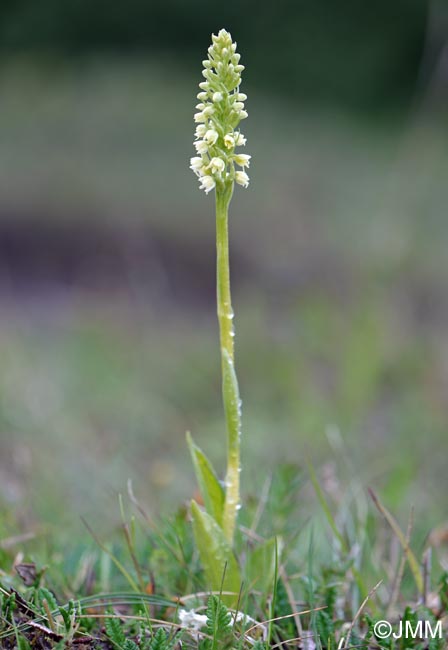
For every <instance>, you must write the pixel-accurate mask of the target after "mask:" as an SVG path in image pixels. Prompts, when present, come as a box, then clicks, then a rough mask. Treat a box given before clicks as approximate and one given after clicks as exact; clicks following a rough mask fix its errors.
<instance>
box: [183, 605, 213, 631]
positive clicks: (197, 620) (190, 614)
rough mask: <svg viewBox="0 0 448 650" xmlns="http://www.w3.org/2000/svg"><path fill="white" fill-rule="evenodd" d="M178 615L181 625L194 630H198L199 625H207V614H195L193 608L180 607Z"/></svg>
mask: <svg viewBox="0 0 448 650" xmlns="http://www.w3.org/2000/svg"><path fill="white" fill-rule="evenodd" d="M178 616H179V621H180V624H181V625H183V626H184V627H189V628H190V629H192V630H195V631H196V632H199V630H200V629H201V627H204V626H205V625H207V616H206V615H205V614H196V612H195V611H194V609H190V611H187V610H186V609H181V610H180V611H179V614H178Z"/></svg>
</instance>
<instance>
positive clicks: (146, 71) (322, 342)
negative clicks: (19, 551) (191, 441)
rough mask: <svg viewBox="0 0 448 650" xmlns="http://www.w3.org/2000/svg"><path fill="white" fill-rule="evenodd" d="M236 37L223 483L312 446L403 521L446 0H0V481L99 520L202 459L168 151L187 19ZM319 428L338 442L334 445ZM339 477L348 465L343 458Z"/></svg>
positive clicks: (206, 225)
mask: <svg viewBox="0 0 448 650" xmlns="http://www.w3.org/2000/svg"><path fill="white" fill-rule="evenodd" d="M221 27H226V28H227V29H228V30H229V31H231V33H232V35H233V37H234V39H235V40H236V41H237V42H238V48H239V51H240V52H241V54H242V62H243V63H244V64H245V65H246V71H245V73H244V78H243V81H244V88H243V90H244V92H246V93H247V94H248V97H249V99H248V102H247V108H248V111H249V119H248V120H247V122H245V123H244V125H243V126H244V132H245V134H246V136H247V138H248V144H247V147H246V149H247V153H250V154H252V156H253V164H252V166H251V170H250V171H251V185H250V188H249V189H248V190H247V191H243V190H242V189H239V190H238V191H236V192H235V196H234V199H233V203H232V210H231V223H230V228H231V265H232V282H233V293H234V308H235V311H236V328H237V339H236V344H237V366H238V374H239V380H240V387H241V393H242V397H243V402H244V436H243V446H244V452H243V454H244V455H243V458H244V474H243V477H244V482H245V485H244V488H245V491H246V494H247V493H248V492H249V491H250V490H252V489H259V487H260V485H261V484H262V483H263V481H264V479H265V477H266V475H267V474H268V473H269V472H270V471H271V470H272V469H273V468H274V467H275V465H276V463H277V462H282V461H286V460H287V461H288V462H290V463H297V465H298V466H299V467H300V466H301V465H302V464H303V462H304V458H305V455H309V456H310V457H311V458H312V459H313V460H314V462H315V463H316V464H317V466H318V467H323V468H324V470H325V472H326V473H327V475H328V474H330V475H331V474H332V472H336V471H337V468H335V463H336V460H335V457H336V454H335V444H336V443H335V440H338V439H339V436H342V439H343V440H344V444H345V450H344V452H343V453H344V454H345V455H346V456H347V457H350V458H351V461H352V463H353V468H354V470H353V471H354V472H356V473H357V474H358V475H359V476H360V477H361V480H362V483H363V485H365V486H367V485H371V486H373V487H375V488H376V489H377V490H379V491H380V493H381V494H382V496H383V498H384V499H385V501H386V502H387V504H388V506H389V507H390V508H392V509H395V512H397V513H398V515H399V517H401V518H403V517H406V515H407V513H408V511H409V508H410V506H411V504H414V505H415V508H416V518H418V521H419V522H420V523H421V524H422V526H423V527H425V526H426V527H427V528H429V527H431V526H433V525H434V524H435V523H440V522H442V521H443V518H444V517H446V496H445V495H446V492H447V489H448V478H447V473H446V458H447V451H448V442H447V441H448V437H447V436H448V399H447V390H448V292H447V271H448V261H447V250H446V247H447V243H448V221H447V204H448V182H447V178H448V147H447V136H448V133H447V131H448V129H447V117H448V8H447V5H446V3H445V2H443V1H442V0H440V1H439V2H438V1H437V0H433V1H431V2H430V1H424V0H395V2H393V3H391V2H390V1H389V0H377V2H375V3H368V2H360V1H359V0H343V1H342V2H338V3H334V2H331V1H329V0H328V1H324V0H315V1H314V2H305V1H302V0H294V1H292V0H279V1H278V2H275V3H274V2H267V1H261V0H258V1H257V2H255V1H254V0H247V1H246V2H241V1H237V0H228V1H227V2H225V3H218V4H217V3H214V4H211V3H209V2H205V0H195V1H191V2H188V3H187V2H185V1H184V0H163V1H162V0H147V1H145V2H144V1H143V0H127V1H126V2H124V0H115V2H113V3H110V2H107V3H106V2H104V1H103V0H97V1H96V2H87V1H86V0H66V1H65V2H63V3H61V2H60V0H40V1H39V2H36V1H35V0H34V1H33V0H3V2H2V3H1V5H0V57H1V60H0V315H1V328H0V359H1V363H0V503H1V507H2V508H3V510H4V512H9V513H11V512H12V513H14V517H15V519H16V520H18V521H19V522H25V523H26V524H27V525H28V524H29V522H38V523H45V524H50V525H51V524H52V523H56V522H58V523H61V522H62V523H63V524H64V526H65V527H66V530H68V531H71V530H73V531H78V530H79V528H80V527H81V524H80V523H79V519H78V515H84V516H87V517H88V518H90V520H91V521H92V520H94V521H95V526H97V527H100V528H101V526H102V525H103V524H104V525H106V526H107V525H108V522H109V521H110V520H111V519H116V517H117V515H118V504H117V493H118V492H124V491H125V490H126V481H127V479H129V478H130V479H132V481H133V484H134V490H135V491H136V492H137V493H138V494H139V495H140V497H141V498H142V499H143V500H144V501H145V502H146V503H149V505H150V508H152V509H153V511H154V512H157V511H159V510H160V509H161V508H162V509H163V508H166V507H168V506H169V505H171V504H174V503H178V502H179V501H180V500H182V499H185V498H186V497H187V496H188V495H190V494H192V492H193V490H194V478H193V471H192V468H191V466H190V461H189V458H188V454H187V449H186V444H185V431H186V430H187V429H188V430H190V431H191V432H192V434H193V435H194V436H195V438H196V439H197V440H198V442H199V444H200V445H201V446H202V447H203V448H204V449H205V450H206V452H207V453H208V454H209V455H210V456H211V457H212V458H213V460H214V461H215V462H216V463H217V464H218V466H220V467H221V468H222V467H223V466H224V453H223V452H224V443H223V435H224V430H223V416H222V408H221V396H220V370H219V357H218V346H217V341H218V330H217V322H216V316H215V297H214V281H215V277H214V221H213V199H212V198H211V197H210V196H208V197H206V196H205V195H204V194H203V193H201V192H200V191H199V190H198V187H197V182H196V179H195V178H194V176H193V174H192V173H191V171H190V170H189V169H188V165H189V157H190V156H191V155H193V154H194V150H193V146H192V142H193V132H194V124H193V113H194V106H195V104H196V92H197V84H198V83H199V81H200V80H201V60H202V59H203V58H204V56H205V53H206V50H207V47H208V45H209V41H210V34H211V32H217V31H218V30H219V29H220V28H221ZM338 444H339V443H338ZM341 478H342V479H347V478H349V479H350V478H351V477H350V476H349V477H347V476H346V475H345V476H344V475H343V476H342V477H341Z"/></svg>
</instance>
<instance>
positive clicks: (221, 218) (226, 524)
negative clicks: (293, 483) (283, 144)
mask: <svg viewBox="0 0 448 650" xmlns="http://www.w3.org/2000/svg"><path fill="white" fill-rule="evenodd" d="M232 192H233V182H232V183H226V184H222V185H220V186H217V187H216V293H217V307H218V321H219V334H220V346H221V368H222V394H223V402H224V411H225V416H226V424H227V473H226V478H225V485H226V495H225V502H224V514H223V530H224V534H225V536H226V538H227V540H228V542H229V543H230V544H232V543H233V537H234V532H235V525H236V518H237V513H238V510H239V507H240V433H241V410H240V398H239V391H238V382H237V379H236V374H235V368H234V345H233V338H234V329H233V310H232V300H231V294H230V271H229V231H228V208H229V203H230V200H231V198H232Z"/></svg>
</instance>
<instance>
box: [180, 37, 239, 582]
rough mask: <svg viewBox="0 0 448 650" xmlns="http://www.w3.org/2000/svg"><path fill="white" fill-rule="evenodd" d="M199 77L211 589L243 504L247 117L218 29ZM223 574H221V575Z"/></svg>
mask: <svg viewBox="0 0 448 650" xmlns="http://www.w3.org/2000/svg"><path fill="white" fill-rule="evenodd" d="M203 66H204V70H203V72H202V75H203V77H204V80H203V81H202V82H201V83H200V84H199V88H200V92H199V94H198V96H197V97H198V99H199V102H200V103H199V104H197V106H196V108H197V111H198V112H197V113H196V114H195V116H194V120H195V122H196V124H197V127H196V132H195V135H196V140H195V142H194V146H195V149H196V152H197V154H198V155H197V156H195V157H193V158H191V160H190V168H191V169H192V170H193V172H194V173H195V174H196V176H197V177H198V179H199V184H200V188H201V189H203V190H204V191H205V193H206V194H209V193H210V192H212V191H214V192H215V202H216V253H217V260H216V288H217V311H218V321H219V332H220V349H221V371H222V394H223V402H224V412H225V418H226V425H227V471H226V476H225V480H224V484H222V483H221V482H220V481H219V480H218V477H217V474H216V472H215V471H214V469H213V466H212V464H211V463H210V461H209V460H208V459H207V457H206V456H205V454H204V453H203V452H202V451H201V450H200V449H199V447H197V446H196V445H195V444H194V442H193V441H192V439H191V436H190V435H189V434H187V440H188V445H189V448H190V452H191V456H192V459H193V464H194V468H195V472H196V477H197V481H198V484H199V488H200V491H201V496H202V500H203V503H204V506H205V510H204V509H202V508H201V507H200V506H199V505H198V504H197V503H196V502H195V501H193V502H192V504H191V514H192V520H193V529H194V535H195V541H196V545H197V548H198V550H199V554H200V558H201V561H202V564H203V566H204V570H205V572H206V575H207V577H208V580H209V582H210V586H211V587H212V588H213V589H219V588H220V587H221V586H222V587H223V588H224V590H227V591H231V592H233V593H238V590H239V588H240V582H241V580H240V573H239V567H238V563H237V561H236V559H235V556H234V552H233V545H234V536H235V527H236V522H237V515H238V510H239V509H240V436H241V400H240V396H239V390H238V382H237V378H236V373H235V361H234V335H235V331H234V327H233V310H232V301H231V293H230V271H229V236H228V209H229V204H230V201H231V199H232V194H233V189H234V185H235V183H236V184H238V185H241V186H243V187H247V186H248V184H249V176H248V175H247V173H246V171H245V169H246V168H247V167H249V163H250V158H251V157H250V156H249V155H247V154H244V153H240V152H239V151H238V148H239V147H241V146H244V145H245V144H246V138H245V137H244V135H243V134H242V133H241V131H240V129H239V124H240V122H241V120H243V119H245V118H246V117H247V112H246V110H245V107H244V102H245V100H246V99H247V98H246V95H244V94H243V93H241V92H240V83H241V73H242V71H243V70H244V66H242V65H241V64H240V55H239V54H238V53H237V51H236V43H234V42H233V41H232V38H231V36H230V34H229V33H228V32H227V31H226V30H224V29H221V31H220V32H219V34H218V35H217V36H216V35H214V34H213V35H212V45H211V46H210V47H209V49H208V57H207V59H206V60H205V61H203ZM223 576H224V577H223Z"/></svg>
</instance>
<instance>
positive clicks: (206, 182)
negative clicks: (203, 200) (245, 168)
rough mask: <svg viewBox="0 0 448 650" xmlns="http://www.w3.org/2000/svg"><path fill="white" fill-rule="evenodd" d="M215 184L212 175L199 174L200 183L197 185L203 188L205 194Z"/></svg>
mask: <svg viewBox="0 0 448 650" xmlns="http://www.w3.org/2000/svg"><path fill="white" fill-rule="evenodd" d="M241 173H244V172H241ZM215 185H216V183H215V181H214V179H213V177H212V176H201V184H200V186H199V187H200V189H201V190H204V191H205V193H206V194H208V193H209V192H210V191H211V190H212V189H213V188H214V187H215Z"/></svg>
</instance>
